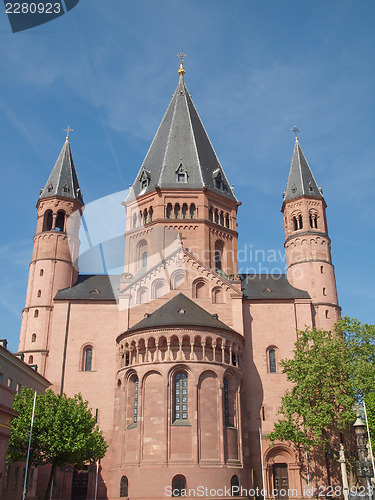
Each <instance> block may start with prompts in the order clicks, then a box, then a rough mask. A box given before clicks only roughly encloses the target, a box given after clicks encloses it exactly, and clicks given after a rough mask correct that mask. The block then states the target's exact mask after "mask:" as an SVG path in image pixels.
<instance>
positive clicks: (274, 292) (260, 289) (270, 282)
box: [240, 274, 310, 300]
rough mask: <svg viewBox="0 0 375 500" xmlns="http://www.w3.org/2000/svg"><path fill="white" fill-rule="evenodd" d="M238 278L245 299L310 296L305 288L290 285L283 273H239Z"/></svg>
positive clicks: (300, 297)
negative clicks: (300, 288)
mask: <svg viewBox="0 0 375 500" xmlns="http://www.w3.org/2000/svg"><path fill="white" fill-rule="evenodd" d="M240 278H241V284H242V287H241V288H242V292H243V298H244V299H245V300H246V299H247V300H253V299H254V300H259V299H262V300H269V299H308V298H310V295H309V294H308V292H306V291H305V290H299V289H298V288H294V286H292V285H290V284H289V281H288V279H287V277H286V275H285V274H240Z"/></svg>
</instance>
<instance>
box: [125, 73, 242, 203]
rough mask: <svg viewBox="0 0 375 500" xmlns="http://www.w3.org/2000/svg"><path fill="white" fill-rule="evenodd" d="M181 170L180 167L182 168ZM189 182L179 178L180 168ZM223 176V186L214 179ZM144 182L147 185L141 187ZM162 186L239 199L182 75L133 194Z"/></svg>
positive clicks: (141, 169)
mask: <svg viewBox="0 0 375 500" xmlns="http://www.w3.org/2000/svg"><path fill="white" fill-rule="evenodd" d="M179 169H180V170H179ZM178 170H179V173H181V174H184V173H186V175H187V182H186V183H182V182H178V181H177V173H178V172H177V171H178ZM217 176H219V178H220V177H221V180H222V184H221V186H222V187H221V189H220V188H218V187H216V186H217V183H216V181H215V179H216V178H217ZM142 181H144V184H147V186H146V187H145V186H143V187H142ZM155 186H158V187H160V188H184V189H202V188H203V187H205V186H207V188H208V189H210V190H211V191H214V192H215V193H219V194H221V195H223V196H225V197H227V198H230V199H232V200H234V201H236V198H235V196H234V194H233V191H232V189H231V187H230V185H229V182H228V179H227V178H226V176H225V173H224V171H223V169H222V167H221V165H220V162H219V160H218V158H217V156H216V153H215V151H214V148H213V147H212V144H211V142H210V139H209V138H208V135H207V133H206V131H205V129H204V127H203V124H202V122H201V119H200V118H199V115H198V113H197V110H196V109H195V106H194V104H193V101H192V100H191V97H190V95H189V92H188V90H187V88H186V85H185V82H184V77H183V75H182V74H181V75H180V80H179V83H178V85H177V88H176V91H175V93H174V94H173V97H172V100H171V102H170V104H169V106H168V109H167V111H166V113H165V115H164V118H163V120H162V122H161V124H160V126H159V129H158V131H157V132H156V135H155V137H154V140H153V141H152V144H151V146H150V149H149V150H148V153H147V155H146V158H145V159H144V161H143V164H142V167H141V168H140V170H139V172H138V175H137V177H136V179H135V181H134V184H133V189H134V195H135V196H139V195H141V194H143V193H146V192H148V191H151V190H153V189H154V188H155Z"/></svg>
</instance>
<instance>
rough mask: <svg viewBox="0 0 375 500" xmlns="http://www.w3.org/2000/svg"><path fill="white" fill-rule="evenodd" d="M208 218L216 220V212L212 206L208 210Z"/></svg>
mask: <svg viewBox="0 0 375 500" xmlns="http://www.w3.org/2000/svg"><path fill="white" fill-rule="evenodd" d="M208 220H210V221H211V222H213V221H214V213H213V211H212V208H211V207H210V209H209V210H208Z"/></svg>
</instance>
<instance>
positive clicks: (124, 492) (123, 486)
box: [120, 476, 129, 498]
mask: <svg viewBox="0 0 375 500" xmlns="http://www.w3.org/2000/svg"><path fill="white" fill-rule="evenodd" d="M128 489H129V481H128V478H127V477H126V476H122V478H121V480H120V498H124V497H127V496H128Z"/></svg>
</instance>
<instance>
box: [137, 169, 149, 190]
mask: <svg viewBox="0 0 375 500" xmlns="http://www.w3.org/2000/svg"><path fill="white" fill-rule="evenodd" d="M150 180H151V174H150V172H149V171H148V170H146V169H143V171H142V173H141V176H140V178H139V182H140V183H141V188H142V189H146V188H147V187H148V185H149V184H150Z"/></svg>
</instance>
